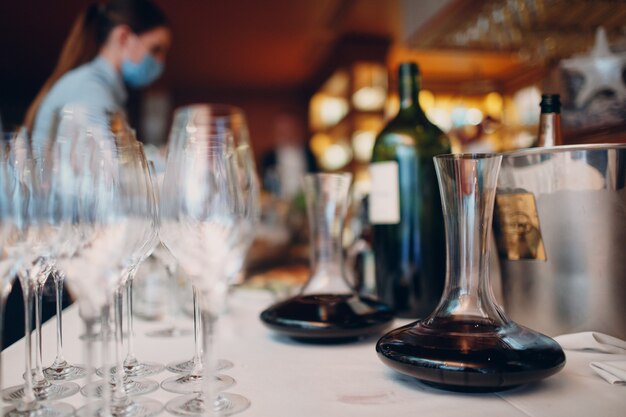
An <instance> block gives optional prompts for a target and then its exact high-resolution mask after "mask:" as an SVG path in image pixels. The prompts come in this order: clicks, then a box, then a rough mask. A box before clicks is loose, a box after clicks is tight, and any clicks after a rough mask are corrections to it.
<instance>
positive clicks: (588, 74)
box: [561, 27, 626, 109]
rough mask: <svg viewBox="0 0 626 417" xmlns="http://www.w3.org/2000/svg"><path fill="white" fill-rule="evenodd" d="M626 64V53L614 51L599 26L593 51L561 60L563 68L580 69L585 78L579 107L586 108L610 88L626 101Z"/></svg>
mask: <svg viewBox="0 0 626 417" xmlns="http://www.w3.org/2000/svg"><path fill="white" fill-rule="evenodd" d="M624 66H626V53H624V52H622V53H617V54H615V53H613V52H611V50H610V49H609V43H608V41H607V38H606V31H605V30H604V28H603V27H599V28H598V30H597V31H596V42H595V44H594V46H593V48H592V49H591V51H589V54H585V55H575V56H574V57H573V58H570V59H564V60H563V61H561V67H562V68H565V69H567V70H570V71H576V72H578V73H580V74H581V75H583V76H584V77H585V80H584V83H583V86H582V88H581V89H580V91H578V94H577V95H576V100H575V104H576V108H579V109H580V108H583V107H584V106H585V105H586V104H587V102H588V101H589V100H590V99H592V98H593V96H594V95H596V94H597V93H598V92H599V91H602V90H610V91H613V92H614V93H615V97H616V99H617V100H618V101H626V86H625V85H624V80H623V79H622V71H623V69H624Z"/></svg>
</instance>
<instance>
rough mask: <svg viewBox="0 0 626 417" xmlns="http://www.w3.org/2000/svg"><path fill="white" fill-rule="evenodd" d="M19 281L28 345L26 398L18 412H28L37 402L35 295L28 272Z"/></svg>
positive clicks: (25, 379)
mask: <svg viewBox="0 0 626 417" xmlns="http://www.w3.org/2000/svg"><path fill="white" fill-rule="evenodd" d="M19 279H20V284H21V286H22V293H23V296H24V342H25V343H26V355H25V366H26V373H25V374H24V396H23V397H22V401H20V403H19V404H18V410H26V409H28V408H29V406H30V405H31V404H32V403H34V402H35V401H36V399H35V393H34V392H33V374H32V373H31V355H32V344H31V331H32V324H31V323H32V322H31V320H32V316H31V311H32V308H33V294H32V287H31V285H30V282H29V279H28V274H27V273H26V272H20V273H19Z"/></svg>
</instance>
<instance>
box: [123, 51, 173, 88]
mask: <svg viewBox="0 0 626 417" xmlns="http://www.w3.org/2000/svg"><path fill="white" fill-rule="evenodd" d="M163 67H164V65H163V63H162V62H159V61H157V60H156V59H155V58H154V57H153V56H152V55H151V54H149V53H147V54H145V55H144V57H143V59H142V60H141V61H140V62H139V63H135V62H133V61H131V60H130V59H128V58H124V60H123V61H122V78H123V79H124V81H125V82H126V84H128V85H130V86H131V87H135V88H141V87H145V86H147V85H148V84H151V83H152V82H153V81H155V80H156V79H157V78H159V77H160V76H161V73H163Z"/></svg>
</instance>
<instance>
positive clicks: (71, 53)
mask: <svg viewBox="0 0 626 417" xmlns="http://www.w3.org/2000/svg"><path fill="white" fill-rule="evenodd" d="M119 25H127V26H128V27H130V29H131V30H132V31H133V32H134V33H136V34H137V35H140V34H142V33H144V32H147V31H149V30H152V29H154V28H156V27H159V26H168V21H167V18H166V17H165V15H164V14H163V12H162V11H161V10H160V9H159V8H158V7H157V6H156V5H155V4H154V3H152V2H151V1H150V0H111V1H109V2H108V3H102V2H97V1H96V2H94V3H92V4H90V5H89V6H88V7H87V8H86V9H85V10H84V11H83V12H82V13H81V14H80V15H79V16H78V18H77V19H76V21H75V22H74V25H73V26H72V29H71V30H70V34H69V35H68V37H67V39H66V40H65V43H64V44H63V48H62V49H61V55H60V56H59V60H58V62H57V65H56V67H55V68H54V70H53V71H52V74H51V75H50V77H49V78H48V79H47V80H46V82H45V83H44V85H43V87H41V90H39V93H37V96H36V97H35V99H34V100H33V102H32V103H31V105H30V107H29V108H28V111H27V112H26V117H25V118H24V126H26V128H27V129H28V130H29V131H32V128H33V124H34V123H35V117H36V116H37V111H38V110H39V106H41V102H42V101H43V99H44V98H45V97H46V95H47V94H48V91H50V89H51V88H52V86H53V85H54V83H56V82H57V81H58V80H59V78H61V77H62V76H63V75H64V74H65V73H66V72H68V71H71V70H73V69H74V68H76V67H79V66H80V65H82V64H85V63H87V62H89V61H91V60H92V59H94V58H95V57H96V56H97V55H98V53H99V51H100V48H101V47H102V45H104V43H105V42H106V40H107V38H108V37H109V34H110V33H111V31H112V30H113V28H115V27H116V26H119Z"/></svg>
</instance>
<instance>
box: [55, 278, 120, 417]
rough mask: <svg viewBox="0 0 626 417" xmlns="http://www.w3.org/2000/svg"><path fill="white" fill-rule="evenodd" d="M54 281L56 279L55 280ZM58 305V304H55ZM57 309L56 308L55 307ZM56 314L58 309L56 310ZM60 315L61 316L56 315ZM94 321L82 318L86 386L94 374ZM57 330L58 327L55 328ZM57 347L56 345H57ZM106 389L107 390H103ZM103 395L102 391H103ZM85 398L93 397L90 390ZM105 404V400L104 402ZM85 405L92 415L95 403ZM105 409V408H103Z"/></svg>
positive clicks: (104, 348) (104, 349) (104, 351)
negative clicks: (83, 324)
mask: <svg viewBox="0 0 626 417" xmlns="http://www.w3.org/2000/svg"><path fill="white" fill-rule="evenodd" d="M55 283H56V281H55ZM57 306H58V304H57ZM57 310H58V308H57ZM57 315H58V311H57ZM58 317H61V316H58ZM96 321H97V319H91V318H84V319H83V322H84V323H85V335H87V338H86V339H85V342H84V343H85V345H84V358H85V364H86V366H87V378H86V381H87V384H86V385H85V386H87V387H91V386H92V385H91V381H92V379H93V374H94V366H93V364H94V357H93V336H94V327H95V325H96ZM57 330H58V329H57ZM102 333H103V338H102V356H103V359H104V357H105V355H106V354H107V351H106V344H107V342H106V340H105V339H104V328H103V329H102ZM57 347H58V346H57ZM102 364H103V365H104V369H106V368H107V366H106V364H107V362H106V360H103V361H102ZM105 391H108V390H105ZM103 395H104V392H103ZM87 398H88V399H90V400H91V399H93V398H94V393H93V391H92V390H90V391H88V392H87ZM105 404H106V402H105ZM87 407H88V410H89V415H90V416H94V415H96V414H95V405H94V401H87ZM105 409H106V408H105Z"/></svg>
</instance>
